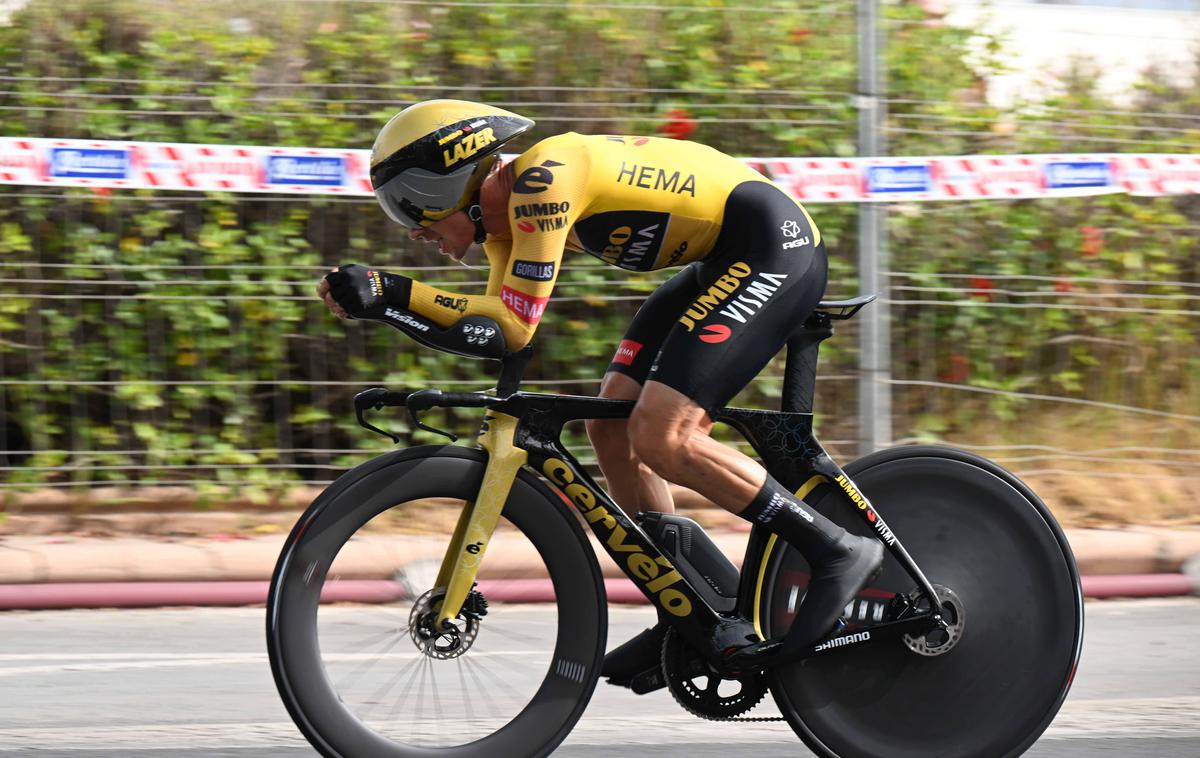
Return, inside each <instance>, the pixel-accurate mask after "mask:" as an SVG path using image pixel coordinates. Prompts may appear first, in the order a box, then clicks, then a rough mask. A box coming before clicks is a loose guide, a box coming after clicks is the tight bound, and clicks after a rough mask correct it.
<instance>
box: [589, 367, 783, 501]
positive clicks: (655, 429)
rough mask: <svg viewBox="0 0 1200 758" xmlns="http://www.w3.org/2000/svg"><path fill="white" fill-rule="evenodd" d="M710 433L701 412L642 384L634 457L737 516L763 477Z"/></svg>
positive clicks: (679, 396)
mask: <svg viewBox="0 0 1200 758" xmlns="http://www.w3.org/2000/svg"><path fill="white" fill-rule="evenodd" d="M624 378H627V377H624ZM629 381H632V380H629ZM711 429H712V420H711V419H710V418H709V417H708V414H707V413H706V412H705V410H704V409H703V408H701V407H700V406H699V405H697V404H696V403H695V402H694V401H693V400H692V399H691V398H689V397H688V396H687V395H684V394H683V393H682V392H679V391H678V390H676V389H673V388H671V387H668V386H667V385H665V384H662V383H661V382H655V381H649V382H646V386H645V387H644V388H643V389H642V392H641V394H640V395H639V397H638V403H637V406H635V407H634V411H633V415H632V416H630V419H629V439H630V441H631V443H632V444H631V447H632V448H633V451H634V455H636V456H637V457H638V458H640V459H641V461H642V462H643V463H644V464H645V465H647V466H649V467H650V469H651V470H652V471H654V473H656V474H658V475H659V476H661V477H663V478H664V479H666V480H667V481H669V482H674V483H675V484H679V485H682V486H684V487H688V488H690V489H693V490H695V491H696V492H698V493H700V494H701V495H703V496H704V497H707V498H708V499H709V500H712V501H713V502H714V503H716V504H717V505H719V506H721V507H722V508H724V509H725V510H727V511H729V512H731V513H741V512H742V511H743V510H745V508H746V506H747V505H748V504H749V503H750V501H751V500H753V499H754V497H755V495H756V494H758V491H759V490H760V489H762V486H763V483H764V482H765V481H766V478H767V472H766V470H765V469H764V468H763V467H762V466H760V465H759V464H758V463H757V462H756V461H754V459H752V458H750V457H749V456H747V455H745V454H743V453H741V452H739V451H737V450H735V449H733V448H732V447H729V446H727V445H724V444H722V443H720V442H717V441H716V440H714V439H713V438H712V437H710V436H709V431H710V430H711ZM610 480H611V478H610Z"/></svg>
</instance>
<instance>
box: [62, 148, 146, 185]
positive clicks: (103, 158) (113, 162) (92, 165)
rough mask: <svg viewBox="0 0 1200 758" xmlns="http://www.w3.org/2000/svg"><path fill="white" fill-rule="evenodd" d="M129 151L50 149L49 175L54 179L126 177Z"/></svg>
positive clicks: (128, 166)
mask: <svg viewBox="0 0 1200 758" xmlns="http://www.w3.org/2000/svg"><path fill="white" fill-rule="evenodd" d="M129 172H130V160H129V151H128V150H122V149H112V148H91V147H55V148H51V149H50V176H52V177H54V178H56V179H128V178H129Z"/></svg>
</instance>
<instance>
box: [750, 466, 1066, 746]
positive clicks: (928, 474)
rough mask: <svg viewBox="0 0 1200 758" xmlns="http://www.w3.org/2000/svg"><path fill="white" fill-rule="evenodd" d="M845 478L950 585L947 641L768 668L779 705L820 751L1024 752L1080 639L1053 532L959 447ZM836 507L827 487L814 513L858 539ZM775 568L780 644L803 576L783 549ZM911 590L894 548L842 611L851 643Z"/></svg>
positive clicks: (1033, 506)
mask: <svg viewBox="0 0 1200 758" xmlns="http://www.w3.org/2000/svg"><path fill="white" fill-rule="evenodd" d="M846 470H847V473H849V474H850V475H851V476H853V477H854V481H855V484H856V485H858V487H859V489H861V490H862V491H863V493H864V494H866V496H867V497H868V498H869V499H870V500H871V502H872V503H873V504H874V506H875V508H876V510H877V511H878V512H879V514H880V515H881V516H882V517H883V518H884V519H885V521H886V522H887V524H888V526H889V527H890V528H891V530H892V531H893V532H894V533H895V535H896V536H897V537H898V538H899V539H900V540H901V541H902V542H903V545H904V547H905V548H906V549H907V550H908V552H909V553H910V554H911V555H912V557H913V559H914V560H915V561H916V563H917V565H918V566H920V567H921V569H922V571H924V573H925V575H926V577H927V578H928V579H929V581H930V582H932V583H933V584H934V585H936V586H940V587H942V588H945V589H944V591H943V592H939V595H940V596H941V597H940V598H939V599H940V600H941V601H942V606H943V613H944V616H945V617H946V619H947V621H948V622H950V640H949V642H947V643H946V645H945V646H943V645H931V644H929V641H927V640H925V638H923V637H909V639H907V640H906V639H903V638H898V639H882V640H878V641H875V642H872V643H870V644H867V645H860V646H849V647H847V648H845V649H844V650H839V651H838V652H836V653H830V654H827V655H823V656H818V657H816V658H812V659H809V660H806V661H802V662H800V663H797V664H792V665H789V666H784V667H780V668H778V669H776V670H774V671H771V672H769V673H768V676H769V679H770V681H771V690H772V694H773V695H774V697H775V699H776V702H777V703H778V705H779V707H780V710H781V711H782V712H783V714H784V716H785V717H786V718H787V719H788V721H789V723H791V725H792V727H793V728H794V729H795V730H796V732H797V734H799V735H800V737H801V738H802V739H803V740H804V741H805V742H806V743H807V744H808V746H809V747H810V748H812V749H813V750H814V751H815V752H816V753H817V754H818V755H822V756H831V757H836V758H926V757H927V756H931V755H937V756H945V757H946V758H953V757H959V758H968V757H972V758H974V757H977V756H978V757H981V758H984V757H986V758H994V757H995V756H1015V755H1020V754H1021V753H1022V752H1024V751H1025V750H1026V749H1027V748H1028V747H1029V746H1030V745H1031V744H1032V743H1033V742H1034V741H1035V740H1036V739H1037V737H1038V736H1039V735H1041V733H1042V732H1043V731H1044V730H1045V728H1046V727H1047V726H1048V725H1049V723H1050V721H1051V719H1052V718H1053V717H1054V715H1055V714H1056V713H1057V712H1058V709H1059V707H1060V706H1061V705H1062V701H1063V699H1064V698H1065V697H1066V693H1067V690H1068V688H1069V687H1070V684H1071V680H1072V678H1073V676H1074V672H1075V665H1076V663H1077V661H1078V658H1079V650H1080V647H1081V644H1082V637H1083V598H1082V592H1081V590H1080V585H1079V576H1078V572H1077V570H1076V567H1075V561H1074V558H1073V556H1072V555H1071V551H1070V548H1069V547H1068V546H1067V543H1066V539H1065V537H1064V536H1063V534H1062V530H1061V529H1060V528H1059V527H1058V525H1057V523H1056V522H1055V521H1054V519H1053V517H1052V516H1051V515H1050V513H1049V511H1047V510H1046V508H1045V506H1044V505H1043V504H1042V503H1041V501H1040V500H1038V499H1037V497H1036V495H1034V494H1033V493H1032V492H1031V491H1030V490H1029V489H1028V488H1027V487H1026V486H1025V485H1024V484H1022V483H1021V482H1020V481H1019V480H1017V479H1016V478H1015V477H1013V476H1012V475H1011V474H1008V473H1007V472H1005V471H1003V470H1002V469H1000V468H999V467H997V466H995V465H994V464H991V463H990V462H988V461H985V460H983V459H981V458H978V457H976V456H972V455H970V454H967V453H963V452H961V451H954V450H948V449H942V448H897V449H893V450H888V451H883V452H882V453H877V454H874V455H871V456H867V457H866V458H863V459H860V460H859V461H855V462H854V463H851V464H850V465H849V466H847V467H846ZM841 500H842V498H841V497H840V496H839V495H838V494H837V493H833V492H827V493H826V494H825V495H823V496H821V499H820V500H819V501H818V502H817V503H816V506H815V507H816V508H817V509H818V510H820V511H821V512H822V513H825V515H827V516H829V517H830V518H832V519H833V520H834V521H837V522H838V523H840V524H841V525H842V526H845V527H846V528H847V529H850V530H851V531H854V532H857V533H859V534H865V533H866V530H865V528H864V527H863V526H862V521H861V519H860V518H859V517H858V516H857V514H854V513H852V512H850V511H849V510H848V509H847V508H846V507H845V505H844V503H843V502H841ZM769 572H770V573H769V577H770V579H769V581H768V582H767V587H765V588H764V589H765V591H766V602H765V604H764V607H763V609H762V611H761V612H762V613H764V615H765V618H763V624H764V627H765V628H766V629H768V630H769V632H768V634H769V636H771V637H778V636H780V635H782V634H783V633H784V632H785V631H786V629H787V627H788V625H789V624H790V623H791V619H792V617H793V615H794V614H793V613H792V612H793V611H794V609H795V607H796V605H798V598H800V597H802V596H803V592H804V589H805V587H806V586H807V578H808V566H807V565H806V564H805V563H804V559H803V558H801V557H800V556H799V555H798V554H797V553H796V552H795V551H793V550H786V551H784V552H783V553H782V554H781V555H779V556H778V557H777V558H775V559H774V560H773V564H772V566H771V567H770V568H769ZM913 586H914V584H913V580H912V579H911V577H909V576H908V574H907V573H906V572H904V571H903V570H902V569H901V568H900V566H899V564H898V563H897V562H896V561H895V560H894V559H893V558H891V556H890V554H889V555H888V556H887V558H886V559H885V562H884V569H883V572H882V574H881V575H880V577H879V578H878V579H877V580H876V581H875V582H874V584H873V585H872V586H871V587H868V588H866V589H865V590H864V591H863V592H862V593H860V594H859V596H858V597H857V598H856V599H855V601H853V602H852V603H851V605H850V607H849V609H848V610H849V613H848V619H849V621H850V622H851V627H850V628H848V629H847V630H846V632H845V633H850V632H853V631H854V630H855V629H862V628H868V627H869V626H870V625H871V623H873V622H875V621H879V620H880V619H881V617H882V615H883V612H884V610H885V609H886V604H887V601H888V599H889V598H890V597H892V596H894V595H895V594H897V593H911V592H912V591H913ZM946 646H949V647H946ZM942 648H945V649H944V650H943V649H942ZM939 650H941V652H939Z"/></svg>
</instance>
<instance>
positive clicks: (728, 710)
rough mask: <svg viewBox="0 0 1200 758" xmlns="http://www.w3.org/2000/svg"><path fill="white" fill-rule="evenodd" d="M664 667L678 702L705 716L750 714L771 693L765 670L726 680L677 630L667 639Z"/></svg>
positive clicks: (671, 689)
mask: <svg viewBox="0 0 1200 758" xmlns="http://www.w3.org/2000/svg"><path fill="white" fill-rule="evenodd" d="M662 670H663V676H664V677H665V678H666V681H667V689H669V690H670V691H671V695H672V696H673V697H674V698H675V702H677V703H679V704H680V705H681V706H683V709H684V710H686V711H688V712H689V713H691V714H693V715H695V716H699V717H700V718H704V719H712V720H714V721H723V720H726V719H732V718H734V717H736V716H740V715H742V714H743V713H746V712H747V711H749V710H750V709H751V708H753V707H754V706H756V705H758V703H759V701H761V700H762V699H763V696H764V695H765V694H767V683H766V679H765V678H764V677H763V675H762V674H761V673H758V672H755V673H753V674H747V675H745V676H744V677H741V678H738V679H723V678H722V677H721V675H720V674H718V673H717V672H716V671H715V670H714V669H713V668H712V666H710V665H709V664H708V662H707V661H705V660H704V659H703V657H701V656H700V654H699V653H698V652H696V650H695V649H694V648H692V646H691V645H689V644H688V643H687V641H686V640H684V639H683V637H681V636H680V635H679V633H678V632H677V631H675V630H674V629H668V630H667V636H666V638H665V639H663V649H662Z"/></svg>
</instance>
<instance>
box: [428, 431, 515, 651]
mask: <svg viewBox="0 0 1200 758" xmlns="http://www.w3.org/2000/svg"><path fill="white" fill-rule="evenodd" d="M483 425H484V426H483V431H482V432H481V433H480V435H479V446H480V447H482V448H483V449H484V450H486V451H487V452H488V462H487V469H486V470H485V471H484V473H483V483H482V484H480V486H479V495H478V497H476V498H475V502H473V503H470V502H468V503H466V504H465V505H464V506H463V509H462V513H460V514H459V516H458V523H457V524H456V525H455V527H454V536H453V537H452V538H451V539H450V544H449V545H448V546H447V548H446V555H445V557H443V558H442V567H441V569H440V570H439V571H438V577H437V583H436V584H434V586H435V587H445V588H446V594H445V596H444V597H443V598H442V607H441V609H440V610H439V611H438V618H437V628H438V629H444V628H445V622H446V621H448V620H450V619H453V618H456V617H457V616H458V613H459V611H461V610H462V605H463V603H464V602H466V599H467V595H468V594H470V592H471V588H472V587H473V586H474V585H475V575H476V573H478V571H479V564H480V562H481V561H482V560H483V555H484V553H485V552H486V551H487V546H488V543H489V542H491V539H492V533H493V532H495V531H496V523H497V522H499V520H500V511H502V510H503V509H504V503H505V502H506V501H507V500H508V493H509V492H510V491H511V490H512V485H513V481H514V480H515V479H516V478H517V472H518V471H519V470H520V469H521V467H522V466H524V465H525V461H526V460H528V458H529V454H528V453H526V452H525V451H524V450H522V449H521V448H519V447H517V446H515V445H514V444H513V433H514V432H515V431H516V428H517V419H516V418H515V417H513V416H509V415H507V414H504V413H496V412H489V413H488V415H487V417H486V418H485V419H484V422H483Z"/></svg>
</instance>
